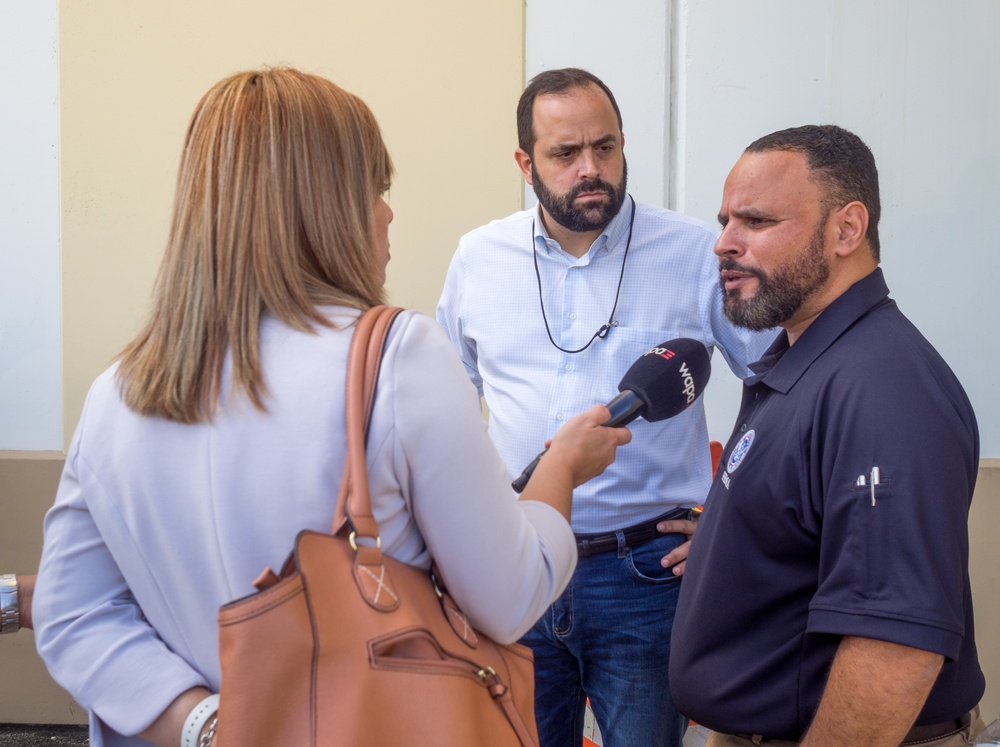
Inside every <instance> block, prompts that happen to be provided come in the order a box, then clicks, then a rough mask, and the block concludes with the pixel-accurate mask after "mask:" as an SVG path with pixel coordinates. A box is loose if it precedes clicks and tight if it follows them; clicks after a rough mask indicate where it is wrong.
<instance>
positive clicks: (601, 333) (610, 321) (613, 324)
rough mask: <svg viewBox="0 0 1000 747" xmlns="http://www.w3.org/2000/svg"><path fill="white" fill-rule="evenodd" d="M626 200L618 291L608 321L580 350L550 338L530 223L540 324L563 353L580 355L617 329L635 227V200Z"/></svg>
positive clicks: (550, 340)
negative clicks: (628, 203) (628, 205)
mask: <svg viewBox="0 0 1000 747" xmlns="http://www.w3.org/2000/svg"><path fill="white" fill-rule="evenodd" d="M628 198H629V199H630V200H631V201H632V214H631V215H630V216H629V220H628V239H627V240H626V241H625V253H624V254H623V255H622V269H621V272H620V273H619V275H618V289H617V290H616V291H615V305H614V306H612V307H611V314H610V315H609V316H608V321H607V323H605V324H602V325H601V328H600V329H599V330H597V331H596V332H595V333H594V336H593V337H591V338H590V341H589V342H588V343H587V344H586V345H584V346H583V347H582V348H578V349H577V350H567V349H566V348H563V347H559V345H556V341H555V340H554V339H553V338H552V330H550V329H549V320H548V319H547V318H546V317H545V302H544V301H543V300H542V274H541V273H540V272H539V271H538V250H537V248H536V247H535V222H534V221H532V222H531V257H532V259H533V260H534V261H535V278H536V279H537V280H538V305H539V306H540V307H541V308H542V322H544V323H545V331H546V333H548V336H549V342H551V343H552V345H553V346H554V347H555V348H556V349H557V350H561V351H562V352H564V353H569V354H571V355H572V354H575V353H582V352H583V351H584V350H586V349H587V348H589V347H590V346H591V345H593V344H594V340H596V339H598V338H600V339H601V340H603V339H604V338H605V337H607V336H608V332H610V331H611V328H612V327H617V326H618V322H616V321H614V318H615V311H616V310H617V309H618V297H619V296H620V295H621V292H622V278H624V277H625V261H626V260H627V259H628V250H629V247H630V246H632V226H634V225H635V198H633V197H632V195H629V196H628Z"/></svg>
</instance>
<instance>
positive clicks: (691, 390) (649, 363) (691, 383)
mask: <svg viewBox="0 0 1000 747" xmlns="http://www.w3.org/2000/svg"><path fill="white" fill-rule="evenodd" d="M711 373H712V366H711V359H710V357H709V354H708V348H706V347H705V346H704V345H703V344H702V343H700V342H698V341H697V340H692V339H691V338H689V337H679V338H677V339H676V340H669V341H667V342H664V343H661V344H659V345H657V346H656V347H655V348H653V349H652V350H650V351H648V352H647V353H644V354H643V355H641V356H640V357H639V359H638V360H637V361H636V362H635V363H633V364H632V365H631V367H630V368H629V370H628V371H626V372H625V375H624V376H623V377H622V380H621V382H620V383H619V384H618V391H620V392H624V391H626V390H630V391H633V392H635V394H636V396H638V397H639V398H640V399H641V400H642V401H643V402H644V403H645V405H646V407H645V409H644V410H643V412H642V417H643V419H644V420H648V421H650V422H652V423H655V422H656V421H658V420H666V419H667V418H672V417H673V416H674V415H677V414H679V413H680V412H682V411H683V410H684V409H685V408H687V407H688V406H689V405H690V404H691V403H693V402H694V401H695V399H697V397H698V395H699V394H701V393H702V392H703V391H704V389H705V385H706V384H708V378H709V376H710V375H711Z"/></svg>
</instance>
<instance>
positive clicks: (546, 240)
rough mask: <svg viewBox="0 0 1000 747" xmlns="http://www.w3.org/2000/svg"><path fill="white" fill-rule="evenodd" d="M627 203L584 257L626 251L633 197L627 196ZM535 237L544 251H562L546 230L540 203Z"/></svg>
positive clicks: (536, 242)
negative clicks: (601, 252) (604, 252)
mask: <svg viewBox="0 0 1000 747" xmlns="http://www.w3.org/2000/svg"><path fill="white" fill-rule="evenodd" d="M625 198H626V199H625V201H624V202H623V203H622V206H621V208H620V209H619V210H618V213H617V214H616V215H615V217H614V218H612V219H611V222H610V223H608V225H606V226H605V227H604V230H603V231H601V233H600V235H599V236H598V237H597V238H596V239H594V243H593V244H591V245H590V249H588V250H587V254H585V255H584V257H586V256H588V255H590V256H596V254H597V253H598V252H599V251H601V250H603V251H606V252H613V251H624V250H625V242H626V237H627V236H628V227H629V222H630V219H631V217H632V210H633V207H632V206H633V205H634V204H635V200H634V199H633V198H632V196H631V195H629V194H627V193H626V195H625ZM534 212H535V218H534V224H535V235H534V236H533V237H532V238H533V240H534V242H535V246H537V247H540V248H541V249H542V251H545V252H550V251H552V250H554V249H560V250H561V247H560V246H559V242H557V241H556V240H555V239H553V238H551V237H550V236H549V234H548V232H547V231H546V230H545V226H544V224H543V223H542V205H541V203H538V204H536V205H535V211H534Z"/></svg>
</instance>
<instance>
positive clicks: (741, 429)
mask: <svg viewBox="0 0 1000 747" xmlns="http://www.w3.org/2000/svg"><path fill="white" fill-rule="evenodd" d="M746 430H747V424H746V423H744V424H743V425H741V426H740V433H746Z"/></svg>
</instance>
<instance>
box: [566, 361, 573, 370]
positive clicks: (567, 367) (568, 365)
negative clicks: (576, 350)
mask: <svg viewBox="0 0 1000 747" xmlns="http://www.w3.org/2000/svg"><path fill="white" fill-rule="evenodd" d="M566 370H567V371H572V370H573V364H572V363H567V364H566Z"/></svg>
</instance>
